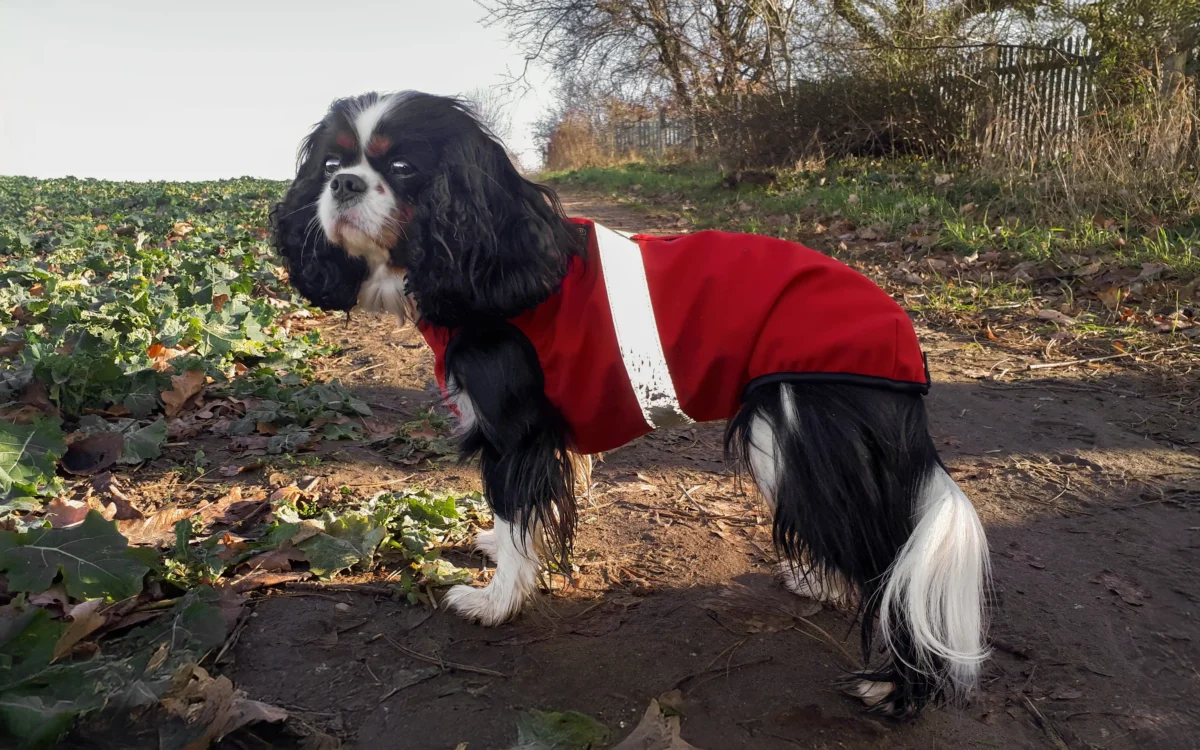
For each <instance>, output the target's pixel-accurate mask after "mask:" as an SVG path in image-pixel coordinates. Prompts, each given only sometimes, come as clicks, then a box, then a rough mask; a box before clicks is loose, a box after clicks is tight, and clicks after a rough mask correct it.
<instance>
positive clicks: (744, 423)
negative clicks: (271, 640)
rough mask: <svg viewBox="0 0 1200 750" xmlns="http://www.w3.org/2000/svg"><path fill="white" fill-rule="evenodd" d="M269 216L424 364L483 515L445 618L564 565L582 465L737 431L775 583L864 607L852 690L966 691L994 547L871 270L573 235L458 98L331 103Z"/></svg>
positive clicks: (900, 702) (487, 611)
mask: <svg viewBox="0 0 1200 750" xmlns="http://www.w3.org/2000/svg"><path fill="white" fill-rule="evenodd" d="M272 219H273V224H274V231H275V243H276V246H277V248H278V250H279V252H280V253H281V254H282V255H283V257H284V259H285V261H286V265H287V268H288V271H289V276H290V281H291V283H292V284H293V285H294V286H295V287H296V289H298V290H299V291H300V293H301V294H303V295H304V296H305V297H306V298H308V299H309V300H311V302H312V303H313V304H315V305H317V306H319V307H322V308H326V309H332V310H350V309H351V308H362V309H366V310H372V311H382V312H387V313H391V314H395V315H398V316H400V317H401V318H403V319H406V320H409V321H412V322H414V323H416V324H417V325H418V326H419V327H420V328H421V330H422V333H423V334H424V335H425V338H426V340H427V341H428V342H429V343H430V345H431V346H432V348H433V349H434V352H435V354H436V355H437V372H438V377H439V381H440V382H441V383H442V386H443V388H444V391H445V393H446V396H447V399H448V401H449V402H450V404H451V406H452V407H453V408H454V410H455V412H456V413H457V415H458V417H459V422H460V430H461V447H462V451H463V455H464V457H471V456H478V457H479V459H480V464H481V470H482V475H483V482H484V486H485V490H486V495H487V499H488V501H489V503H490V504H491V506H492V509H493V511H494V514H495V529H494V530H492V531H490V532H484V533H483V534H481V535H480V537H479V539H478V542H477V543H478V545H479V547H480V549H481V550H483V551H484V552H485V553H486V554H487V555H488V556H489V557H491V558H492V559H493V560H494V561H495V562H496V574H495V576H494V578H493V579H492V581H491V583H490V584H488V585H487V586H486V587H484V588H473V587H470V586H456V587H454V588H453V589H451V590H450V591H449V592H448V594H447V596H446V603H447V605H448V606H449V607H451V608H453V609H454V610H456V611H458V612H459V613H461V614H463V615H464V616H466V617H468V618H471V619H474V620H478V621H481V622H482V623H484V624H486V625H492V624H497V623H500V622H503V621H505V620H507V619H509V618H510V617H512V616H513V615H515V614H516V613H517V612H518V611H519V610H520V608H521V606H522V604H523V603H524V602H525V601H526V600H527V598H528V597H529V596H531V595H532V594H533V593H534V592H535V589H536V586H537V584H536V581H537V571H538V568H539V564H540V563H539V559H540V557H539V555H541V556H543V557H544V556H549V557H552V558H553V559H555V560H556V561H557V562H558V563H560V564H564V565H565V564H566V561H567V559H568V556H569V553H570V549H571V541H572V538H573V535H574V531H575V518H576V515H575V491H574V484H575V479H574V477H575V472H574V470H573V458H572V456H573V454H576V453H578V454H588V453H594V452H598V451H602V450H608V449H611V448H613V447H615V445H618V444H620V443H622V442H627V441H628V440H629V439H632V438H634V437H637V436H638V435H640V434H644V433H645V432H648V431H649V430H651V429H653V428H655V427H661V426H667V425H674V424H682V423H687V422H689V421H710V420H714V419H725V418H728V419H729V426H728V431H727V437H726V447H727V453H728V454H730V455H731V456H732V457H733V458H735V459H737V460H738V462H739V464H738V465H739V466H740V467H742V468H744V469H746V470H748V471H749V473H750V474H751V475H752V477H753V478H754V480H755V482H756V484H757V486H758V488H759V490H760V491H761V493H762V494H763V496H764V497H765V499H766V500H767V502H768V503H769V504H770V506H771V507H772V509H773V511H774V538H775V543H776V546H777V548H778V550H779V551H780V553H781V555H782V557H783V558H784V559H785V560H786V561H787V562H786V563H785V564H784V567H785V568H786V570H787V571H788V580H787V583H788V586H789V588H791V589H792V590H793V591H795V592H796V593H799V594H802V595H805V596H809V597H813V598H817V599H822V600H834V599H852V600H856V601H857V607H858V613H859V616H860V617H861V621H862V622H861V627H862V650H863V658H864V662H866V663H867V664H868V667H870V660H871V644H872V638H873V637H874V635H875V634H876V632H878V635H879V637H880V638H881V640H882V642H883V643H884V644H885V646H886V658H885V662H884V663H883V664H880V665H877V666H876V667H875V668H869V669H868V671H865V672H862V673H859V674H857V675H855V676H854V678H853V679H852V680H850V682H849V683H848V685H849V691H850V692H851V693H852V694H853V695H855V696H857V697H858V698H860V699H862V700H863V702H865V703H866V704H867V705H868V706H871V707H873V708H875V709H877V710H879V711H881V712H884V713H887V714H890V715H894V716H914V715H916V714H917V712H919V711H920V709H921V707H922V706H924V705H925V704H926V703H927V702H929V701H930V700H932V699H935V698H938V697H945V698H959V697H963V696H965V695H966V694H967V693H968V692H969V691H970V690H971V688H972V687H973V686H974V685H975V684H976V682H977V680H978V675H979V672H980V667H981V663H982V662H983V661H984V659H985V658H986V655H987V648H986V645H985V627H986V623H985V601H984V600H985V592H986V590H987V586H988V575H989V563H988V550H987V542H986V539H985V537H984V532H983V528H982V526H981V524H980V522H979V519H978V517H977V516H976V513H975V510H974V508H973V507H972V505H971V503H970V501H969V500H968V499H967V498H966V496H965V495H964V494H963V492H962V491H961V490H960V489H959V487H958V486H957V485H956V484H955V483H954V481H953V480H952V479H951V478H950V476H949V475H948V474H947V472H946V470H945V469H944V468H943V466H942V464H941V461H940V459H939V457H938V455H937V452H936V450H935V448H934V445H933V441H932V440H931V439H930V436H929V433H928V428H927V422H926V413H925V406H924V402H923V398H922V397H923V394H924V392H925V390H927V388H928V382H927V379H928V375H927V372H924V367H923V361H922V360H921V355H920V350H919V345H918V344H917V343H916V336H915V333H914V332H913V330H912V325H911V323H910V322H909V321H908V318H907V317H906V316H904V314H903V311H900V310H899V308H898V307H897V306H895V303H894V302H892V300H891V299H890V297H888V296H887V295H886V294H885V293H884V292H882V290H879V289H878V288H877V287H875V286H874V285H873V284H871V283H870V282H869V281H867V280H865V277H862V276H860V275H858V274H857V273H856V272H854V271H853V270H851V269H849V268H847V267H845V266H843V265H841V264H840V263H837V262H836V261H833V260H832V259H829V258H827V257H826V256H823V255H820V254H819V253H816V252H815V251H811V250H808V249H807V248H802V247H800V246H798V245H793V244H791V243H786V242H783V241H780V240H771V239H767V238H760V237H752V236H749V235H729V234H723V233H719V232H699V233H696V234H692V235H686V236H681V237H676V238H650V237H632V238H631V237H628V236H624V235H621V234H619V233H616V232H613V231H611V230H609V229H606V228H604V227H602V226H600V225H598V224H593V223H591V222H587V221H581V220H570V219H567V218H566V216H565V215H564V213H563V211H562V208H561V206H560V205H559V203H558V200H557V198H556V196H555V195H554V193H553V192H552V191H551V190H550V189H548V188H546V187H543V186H539V185H536V184H534V183H532V182H530V181H528V180H526V179H524V178H523V177H522V176H521V175H520V174H519V173H518V171H517V170H516V169H515V168H514V167H513V164H512V162H511V160H510V158H509V156H508V155H507V153H506V151H505V149H504V148H503V146H502V145H501V144H500V143H499V142H498V141H497V140H496V139H495V138H494V137H493V136H492V135H490V134H489V132H488V131H487V129H486V128H485V127H483V126H481V124H480V123H479V121H478V119H477V118H476V117H475V116H473V115H472V113H471V111H470V109H469V108H468V107H467V106H465V105H464V104H463V103H462V102H460V101H457V100H454V99H449V98H443V97H437V96H432V95H428V94H421V93H411V92H409V93H400V94H389V95H377V94H367V95H363V96H359V97H355V98H348V99H342V100H339V101H337V102H334V104H333V105H332V107H331V108H330V110H329V112H328V113H327V115H326V116H325V118H324V119H323V120H322V121H321V122H320V123H318V124H317V125H316V127H315V129H314V130H313V132H312V133H311V134H310V135H309V136H308V137H307V138H306V139H305V141H304V142H303V144H302V146H301V148H300V154H299V167H298V173H297V176H296V179H295V181H294V183H293V184H292V186H291V188H290V189H289V190H288V192H287V196H286V198H285V199H284V201H283V202H282V203H281V204H279V205H278V206H277V207H276V208H275V210H274V211H273V215H272ZM877 629H878V630H877Z"/></svg>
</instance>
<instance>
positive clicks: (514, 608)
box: [443, 518, 539, 625]
mask: <svg viewBox="0 0 1200 750" xmlns="http://www.w3.org/2000/svg"><path fill="white" fill-rule="evenodd" d="M513 532H514V529H513V526H512V524H510V523H508V522H506V521H504V520H502V519H500V518H497V519H496V528H495V530H494V531H493V533H492V536H491V539H490V540H487V541H483V542H482V545H483V546H484V547H488V546H493V543H494V550H495V558H496V575H495V576H493V577H492V582H491V583H489V584H488V585H487V586H485V587H483V588H481V589H477V588H472V587H471V586H455V587H453V588H451V589H450V590H449V591H448V592H446V597H445V599H443V601H444V602H445V604H446V606H447V607H448V608H450V609H452V610H454V611H456V612H458V613H459V614H460V615H462V616H463V617H465V618H466V619H468V620H477V621H478V622H479V623H480V624H482V625H499V624H500V623H502V622H505V621H507V620H509V619H511V618H512V617H513V616H514V615H516V614H517V612H519V611H521V606H522V605H523V604H525V601H526V600H527V599H528V598H529V597H530V596H532V595H533V593H534V591H535V590H536V589H537V572H538V567H539V566H538V559H537V552H536V550H535V546H534V537H533V535H532V534H529V533H526V534H525V535H524V544H521V543H520V542H519V541H518V540H517V538H516V537H515V536H514V533H513Z"/></svg>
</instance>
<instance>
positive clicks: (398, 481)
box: [342, 474, 416, 489]
mask: <svg viewBox="0 0 1200 750" xmlns="http://www.w3.org/2000/svg"><path fill="white" fill-rule="evenodd" d="M415 476H416V474H406V475H405V476H402V477H400V478H399V479H388V480H386V481H383V482H359V483H358V484H343V485H342V486H343V487H352V488H354V489H361V488H363V487H387V486H389V485H393V484H401V483H403V482H407V481H408V480H410V479H412V478H413V477H415Z"/></svg>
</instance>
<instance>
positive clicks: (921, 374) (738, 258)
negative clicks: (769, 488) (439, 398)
mask: <svg viewBox="0 0 1200 750" xmlns="http://www.w3.org/2000/svg"><path fill="white" fill-rule="evenodd" d="M573 221H574V222H575V223H576V224H578V225H580V226H581V227H583V228H585V229H587V230H589V231H588V234H589V241H588V245H589V247H588V255H587V261H586V262H584V261H580V260H578V259H577V260H576V261H575V262H574V263H573V265H572V266H571V269H570V271H569V273H568V274H567V276H566V278H565V279H563V283H562V289H561V291H560V292H559V293H558V294H555V295H554V296H553V297H551V298H550V299H548V300H546V301H545V302H544V303H542V304H541V305H539V306H538V307H537V308H535V309H533V310H530V311H527V312H525V313H522V314H521V315H519V316H517V317H516V318H513V319H512V320H511V321H509V322H511V323H512V324H513V325H515V326H516V327H517V328H519V329H520V330H521V331H522V332H523V333H524V334H525V335H526V336H527V337H528V338H529V340H530V342H532V343H533V346H534V348H535V349H536V350H537V355H538V359H539V360H540V362H541V365H542V371H543V372H544V373H545V378H546V396H547V397H548V398H549V399H550V402H551V403H553V404H554V405H555V407H557V408H558V409H559V411H561V412H562V415H563V417H564V418H565V419H566V421H567V423H568V424H569V425H570V428H571V430H572V437H573V440H574V444H575V448H576V450H578V451H579V452H581V453H597V452H601V451H606V450H612V449H613V448H616V447H618V446H621V445H624V444H625V443H628V442H629V441H630V440H633V439H634V438H637V437H640V436H642V435H645V434H646V433H648V432H650V431H651V430H653V429H654V428H655V427H666V426H671V425H675V424H683V423H687V422H691V421H696V422H708V421H713V420H717V419H726V418H728V417H731V416H733V415H734V414H735V413H736V412H737V410H738V408H739V406H740V404H741V401H742V396H743V394H744V393H745V392H746V391H747V389H748V388H752V387H754V386H756V385H759V384H761V383H764V382H778V381H782V380H787V381H805V380H807V381H809V382H823V383H856V384H862V385H872V386H877V387H885V388H891V389H894V390H901V391H908V392H913V393H925V392H927V391H928V390H929V374H928V371H927V370H926V367H925V360H924V356H923V355H922V353H921V347H920V344H919V343H918V341H917V335H916V332H915V331H914V330H913V326H912V323H911V321H910V320H909V319H908V315H907V314H905V312H904V310H903V309H902V308H901V307H900V306H899V305H898V304H896V302H895V301H894V300H893V299H892V298H891V297H890V296H889V295H888V294H887V293H886V292H884V291H883V290H882V289H880V288H879V287H878V286H876V285H875V284H874V283H872V282H871V281H870V280H869V279H867V278H866V277H865V276H863V275H862V274H860V273H858V272H857V271H855V270H854V269H852V268H850V267H849V266H846V265H845V264H843V263H841V262H839V261H837V260H834V259H833V258H830V257H828V256H826V255H822V254H821V253H819V252H817V251H815V250H810V249H809V248H807V247H804V246H802V245H798V244H795V243H792V242H787V241H784V240H779V239H775V238H772V237H761V236H757V235H750V234H730V233H727V232H715V231H705V232H696V233H695V234H686V235H678V236H671V237H656V236H651V235H635V236H633V237H632V238H629V237H626V236H623V235H620V234H618V233H616V232H613V231H612V230H610V229H608V228H606V227H603V226H601V225H599V224H594V223H592V222H590V221H586V220H582V219H575V220H573ZM420 329H421V333H422V334H423V335H424V336H425V340H426V341H427V342H428V343H429V346H430V347H431V348H432V349H433V352H434V355H435V356H436V364H435V368H434V371H435V374H436V375H437V380H438V384H439V385H440V386H441V387H442V389H443V393H444V392H445V387H446V382H445V361H444V358H445V352H446V346H447V344H448V343H449V341H450V338H451V336H452V334H453V332H452V331H450V330H447V329H445V328H438V327H435V326H431V325H429V324H428V323H424V322H422V323H421V324H420Z"/></svg>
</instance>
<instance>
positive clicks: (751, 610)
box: [700, 586, 821, 633]
mask: <svg viewBox="0 0 1200 750" xmlns="http://www.w3.org/2000/svg"><path fill="white" fill-rule="evenodd" d="M700 607H701V608H702V609H705V610H708V612H710V613H711V614H712V616H713V617H714V618H716V620H717V622H719V623H720V624H721V625H722V626H724V627H725V628H726V629H728V630H731V631H734V632H737V633H777V632H780V631H783V630H791V629H792V628H793V627H795V625H796V621H797V619H799V618H804V617H812V616H813V615H815V614H816V613H818V612H820V611H821V604H820V602H816V601H813V600H811V599H799V598H795V599H794V600H793V599H792V598H790V597H789V600H788V602H787V603H786V604H784V603H783V602H782V601H780V600H778V599H776V598H774V597H766V596H761V595H759V594H756V593H754V592H753V591H751V590H750V589H748V588H746V587H745V586H729V587H727V588H725V589H723V590H721V591H720V592H719V593H718V594H717V595H716V596H711V597H709V598H707V599H705V600H704V601H702V602H701V603H700Z"/></svg>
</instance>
